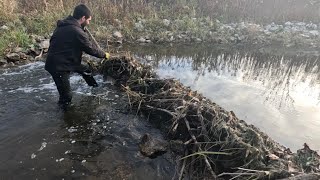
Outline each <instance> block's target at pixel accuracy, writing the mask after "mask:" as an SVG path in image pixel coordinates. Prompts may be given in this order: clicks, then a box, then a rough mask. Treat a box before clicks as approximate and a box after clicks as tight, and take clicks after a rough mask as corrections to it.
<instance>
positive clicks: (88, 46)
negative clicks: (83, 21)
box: [77, 31, 106, 58]
mask: <svg viewBox="0 0 320 180" xmlns="http://www.w3.org/2000/svg"><path fill="white" fill-rule="evenodd" d="M77 39H78V41H79V43H80V48H81V50H82V51H84V52H85V53H87V54H89V55H91V56H95V57H98V58H104V57H106V53H105V52H104V51H102V50H101V49H100V48H98V47H95V46H94V45H93V44H92V42H91V41H90V39H89V37H88V35H87V34H86V33H85V32H84V31H82V32H79V33H78V35H77Z"/></svg>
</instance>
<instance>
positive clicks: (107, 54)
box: [105, 52, 110, 60]
mask: <svg viewBox="0 0 320 180" xmlns="http://www.w3.org/2000/svg"><path fill="white" fill-rule="evenodd" d="M105 58H106V59H107V60H108V59H109V58H110V54H109V53H107V52H106V57H105Z"/></svg>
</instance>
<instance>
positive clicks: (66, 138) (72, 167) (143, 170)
mask: <svg viewBox="0 0 320 180" xmlns="http://www.w3.org/2000/svg"><path fill="white" fill-rule="evenodd" d="M95 78H96V79H97V80H98V82H99V84H100V86H99V87H98V88H93V89H92V88H90V87H89V86H87V85H86V84H85V82H84V80H83V79H82V78H81V77H80V76H78V75H77V74H74V75H72V76H71V86H72V88H73V92H74V99H73V104H74V105H73V106H72V107H71V108H69V109H68V110H67V111H63V110H61V109H60V108H59V107H58V105H57V100H58V92H57V90H56V87H55V85H54V83H53V81H52V79H51V77H50V75H49V74H48V73H47V72H46V71H45V70H44V63H43V62H36V63H32V64H28V65H24V66H20V67H16V68H12V69H2V70H0V84H1V86H0V97H1V100H0V177H1V178H0V179H17V180H21V179H60V180H61V179H139V180H140V179H145V180H149V179H171V177H173V175H174V172H175V166H174V164H175V163H174V160H173V158H172V157H171V155H170V153H167V154H165V155H163V156H161V157H158V158H155V159H150V158H147V157H144V156H142V155H141V154H140V152H139V148H138V144H139V142H140V138H141V136H142V135H144V134H145V133H149V134H151V135H152V136H153V137H157V138H163V137H162V135H161V133H160V132H159V130H157V129H155V128H153V127H152V126H150V125H149V124H148V122H147V121H146V120H145V119H144V118H141V117H140V116H136V115H135V113H129V112H128V111H127V110H126V107H125V105H126V104H127V102H126V101H127V97H126V95H125V94H122V93H121V92H119V91H118V90H117V88H116V87H114V86H113V85H112V82H111V81H103V78H102V77H101V76H96V77H95Z"/></svg>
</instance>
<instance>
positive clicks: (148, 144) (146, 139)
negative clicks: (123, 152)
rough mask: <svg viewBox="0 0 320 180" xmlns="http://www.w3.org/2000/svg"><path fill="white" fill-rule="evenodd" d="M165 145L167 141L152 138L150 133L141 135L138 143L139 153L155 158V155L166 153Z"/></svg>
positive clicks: (166, 145)
mask: <svg viewBox="0 0 320 180" xmlns="http://www.w3.org/2000/svg"><path fill="white" fill-rule="evenodd" d="M167 147H168V144H167V142H164V141H161V140H159V139H154V138H152V137H151V136H150V134H145V135H143V136H142V138H141V142H140V144H139V148H140V152H141V154H143V155H144V156H147V157H150V158H156V157H157V156H160V155H162V154H164V153H166V152H167Z"/></svg>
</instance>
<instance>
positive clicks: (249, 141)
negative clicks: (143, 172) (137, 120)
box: [100, 56, 320, 179]
mask: <svg viewBox="0 0 320 180" xmlns="http://www.w3.org/2000/svg"><path fill="white" fill-rule="evenodd" d="M100 71H101V73H103V74H104V76H110V77H112V78H114V79H115V80H116V82H117V84H118V85H119V86H120V87H122V88H123V89H124V90H125V91H126V93H127V95H128V99H129V104H130V108H131V109H132V110H134V111H139V112H140V113H142V114H144V115H145V116H146V117H148V118H149V120H150V121H151V122H152V123H153V124H154V125H156V126H158V128H160V129H161V130H163V131H164V132H165V133H167V135H168V136H167V138H168V139H170V140H174V141H179V142H182V143H181V144H182V146H183V150H184V151H183V152H182V153H181V154H180V156H181V157H182V158H181V161H180V162H181V163H180V169H179V172H178V173H177V174H178V177H179V179H183V178H191V179H279V178H288V177H292V176H295V177H296V179H299V178H300V177H302V179H307V178H309V179H313V178H315V179H319V174H316V173H319V172H320V171H319V165H320V160H319V159H320V156H319V155H318V154H317V152H315V151H313V150H311V149H310V148H309V147H308V145H307V144H305V145H304V148H303V149H301V150H299V151H298V152H297V153H292V152H291V151H290V149H288V148H286V147H284V146H282V145H280V144H278V143H277V142H275V141H274V140H272V139H271V138H270V137H269V136H268V135H266V134H265V133H263V132H261V131H260V130H259V129H258V128H256V127H254V126H253V125H248V124H247V123H246V122H245V121H243V120H239V119H238V118H237V117H236V115H235V114H234V113H233V112H232V111H226V110H225V109H223V108H222V107H220V106H219V105H217V104H215V103H214V102H212V101H210V100H209V99H207V98H205V97H203V96H202V95H201V94H199V93H197V92H196V91H192V90H191V89H190V88H188V87H185V86H183V85H182V84H181V83H180V82H178V81H176V80H174V79H159V78H157V77H156V75H155V74H154V73H153V72H152V69H151V68H150V67H148V66H146V65H142V64H141V63H139V62H137V61H136V60H135V59H134V58H132V57H130V56H121V57H114V58H112V59H111V60H109V61H106V62H104V63H103V64H102V66H101V68H100Z"/></svg>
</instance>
